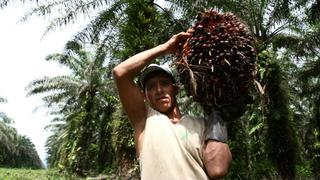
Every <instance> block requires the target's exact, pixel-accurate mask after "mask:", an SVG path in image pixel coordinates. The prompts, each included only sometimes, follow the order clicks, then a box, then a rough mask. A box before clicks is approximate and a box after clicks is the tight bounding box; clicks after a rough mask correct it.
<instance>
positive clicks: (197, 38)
mask: <svg viewBox="0 0 320 180" xmlns="http://www.w3.org/2000/svg"><path fill="white" fill-rule="evenodd" d="M191 29H192V36H191V37H190V38H189V39H187V41H186V42H185V44H184V45H183V49H182V51H181V53H180V54H179V55H178V57H177V59H176V60H175V64H176V68H177V71H178V74H179V77H180V81H181V83H182V84H184V86H185V89H186V91H187V94H188V95H189V96H193V99H194V101H196V102H199V103H200V105H201V106H202V107H203V109H204V110H205V111H207V112H209V111H210V109H212V108H213V107H215V106H219V105H221V104H227V103H230V102H233V101H234V100H236V99H238V98H239V97H242V96H244V95H247V94H248V87H249V86H250V85H251V83H252V82H253V77H254V75H253V74H254V71H255V61H256V52H255V48H254V38H253V37H252V35H251V33H250V31H249V30H248V28H247V26H246V24H245V23H244V22H242V21H241V20H240V19H239V18H237V17H236V16H235V15H233V14H230V13H225V14H224V13H218V12H216V11H214V10H206V11H204V12H201V13H199V14H198V15H197V17H196V22H195V24H194V25H193V26H192V28H191Z"/></svg>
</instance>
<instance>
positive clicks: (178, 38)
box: [163, 30, 192, 54]
mask: <svg viewBox="0 0 320 180" xmlns="http://www.w3.org/2000/svg"><path fill="white" fill-rule="evenodd" d="M191 33H192V31H189V30H188V31H187V32H180V33H178V34H175V35H173V36H172V37H171V38H170V39H169V40H168V41H167V42H166V43H164V44H163V45H164V47H165V49H166V52H167V53H169V54H175V53H176V52H178V50H179V48H180V47H181V45H182V44H183V43H184V42H185V41H186V40H187V39H188V38H189V37H191Z"/></svg>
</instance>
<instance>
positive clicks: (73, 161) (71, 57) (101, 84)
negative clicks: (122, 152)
mask: <svg viewBox="0 0 320 180" xmlns="http://www.w3.org/2000/svg"><path fill="white" fill-rule="evenodd" d="M106 55H107V54H106V51H105V47H104V46H100V47H98V48H97V51H96V52H95V54H93V55H92V54H90V53H89V52H86V51H84V50H83V48H82V47H81V45H80V44H78V43H76V42H71V41H70V42H68V43H67V44H66V48H65V52H64V53H63V54H53V55H49V56H48V57H47V60H53V61H58V62H59V63H60V64H63V65H65V66H67V67H68V68H69V69H70V71H71V75H69V76H57V77H52V78H49V77H44V78H42V79H39V80H35V81H33V82H31V83H30V85H29V86H28V89H29V93H28V94H29V95H35V94H38V93H47V92H52V93H51V94H49V95H47V96H45V97H44V101H45V102H47V105H48V106H49V107H51V108H53V111H52V113H53V114H59V116H62V117H61V118H60V119H59V120H60V122H63V124H61V123H60V124H56V127H55V128H54V129H53V130H54V134H53V135H52V137H54V136H59V138H58V139H57V140H52V137H51V138H49V139H48V142H47V144H48V145H56V143H58V145H60V146H62V147H59V146H58V147H53V146H50V147H48V148H49V152H50V154H53V155H54V156H56V157H58V158H59V159H58V162H59V163H60V164H61V165H62V166H63V167H65V168H69V170H70V171H71V172H73V173H74V172H75V173H77V174H78V175H82V176H83V175H85V174H86V173H87V172H88V171H89V170H91V169H95V168H101V167H99V166H102V165H105V164H101V163H98V160H97V156H96V154H99V153H100V152H101V151H102V149H105V148H106V149H112V148H111V147H101V146H102V144H101V143H103V142H104V141H105V140H106V137H105V134H103V133H107V134H108V133H110V132H105V131H104V130H101V128H104V127H105V126H106V125H107V123H108V122H107V121H108V117H109V116H110V112H113V105H114V103H115V102H114V101H117V99H116V98H113V95H112V94H114V93H113V91H114V89H113V85H112V84H111V83H110V82H111V80H110V76H111V74H110V73H109V74H108V73H106V72H108V71H110V70H109V69H108V68H109V67H108V66H105V64H104V63H105V58H106ZM55 120H56V119H55ZM53 123H54V121H53ZM61 138H62V139H61ZM99 143H100V144H99ZM110 144H111V143H110ZM104 145H108V144H104ZM50 148H52V149H50ZM52 151H53V152H52ZM104 156H106V157H108V161H107V163H111V162H112V160H113V158H112V157H113V155H112V152H109V153H108V154H104ZM51 163H53V164H54V162H51ZM104 163H106V162H104Z"/></svg>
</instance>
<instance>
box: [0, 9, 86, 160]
mask: <svg viewBox="0 0 320 180" xmlns="http://www.w3.org/2000/svg"><path fill="white" fill-rule="evenodd" d="M25 12H26V8H25V7H23V6H21V5H10V6H9V7H7V8H5V9H0V26H1V28H0V96H1V97H3V98H6V99H7V101H8V102H7V103H0V111H2V112H5V113H6V114H7V116H8V117H10V118H12V119H13V120H14V121H15V124H14V125H13V126H14V127H15V128H16V129H17V131H18V133H19V134H21V135H26V136H27V137H29V138H30V139H31V141H32V142H33V143H34V144H35V147H36V150H37V152H38V154H39V156H40V158H41V159H42V161H44V160H45V158H46V153H45V147H44V144H45V141H46V138H47V137H48V136H49V135H50V132H48V131H45V130H44V127H45V126H47V125H48V124H50V120H51V119H52V117H50V116H49V115H48V114H47V109H46V108H38V110H35V109H36V108H37V107H39V106H41V105H42V104H43V103H42V101H41V97H40V96H31V97H27V96H26V94H27V92H26V90H25V87H26V86H27V85H28V84H29V83H30V82H31V81H33V80H35V79H38V78H41V77H43V76H57V75H61V74H67V73H68V71H67V69H66V68H64V67H61V66H60V65H58V64H57V63H55V62H48V61H46V60H45V57H46V56H47V55H49V54H52V53H58V52H61V51H62V50H63V48H64V44H65V42H66V41H67V40H70V39H72V35H74V34H75V33H76V32H77V31H79V30H81V28H82V26H81V23H78V24H75V25H71V26H68V27H66V28H63V29H62V30H60V29H58V30H56V31H54V32H50V33H49V34H47V35H46V36H44V37H43V34H44V31H45V28H46V26H47V22H46V21H45V20H44V19H43V18H40V17H34V18H31V19H30V20H28V21H27V22H18V21H19V20H20V18H21V17H22V15H23V14H24V13H25ZM82 24H84V21H83V22H82Z"/></svg>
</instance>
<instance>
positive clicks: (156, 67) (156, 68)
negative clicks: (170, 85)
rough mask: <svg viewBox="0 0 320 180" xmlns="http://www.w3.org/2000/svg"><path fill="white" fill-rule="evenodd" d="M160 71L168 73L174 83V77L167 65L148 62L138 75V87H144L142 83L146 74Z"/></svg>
mask: <svg viewBox="0 0 320 180" xmlns="http://www.w3.org/2000/svg"><path fill="white" fill-rule="evenodd" d="M156 71H160V72H164V73H165V74H167V75H169V76H170V77H171V79H172V80H173V82H174V83H175V82H176V81H175V79H174V77H173V74H172V71H171V70H170V68H169V67H168V65H158V64H150V65H149V66H147V67H146V68H145V69H144V70H142V72H141V74H140V76H139V85H140V88H142V89H144V83H145V81H146V78H147V77H148V75H150V74H151V73H153V72H156Z"/></svg>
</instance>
